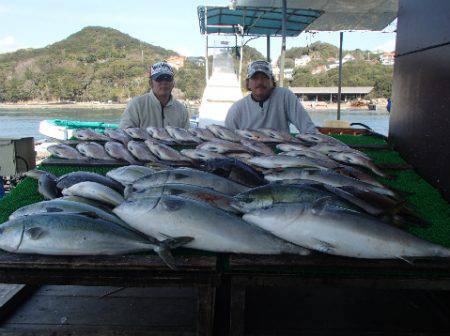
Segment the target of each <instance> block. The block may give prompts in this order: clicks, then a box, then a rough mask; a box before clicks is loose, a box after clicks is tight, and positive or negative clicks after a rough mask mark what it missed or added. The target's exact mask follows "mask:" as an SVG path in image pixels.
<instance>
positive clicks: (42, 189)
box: [38, 172, 61, 199]
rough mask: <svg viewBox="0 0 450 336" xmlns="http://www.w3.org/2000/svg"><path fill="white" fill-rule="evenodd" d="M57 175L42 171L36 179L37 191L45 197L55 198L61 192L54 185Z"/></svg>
mask: <svg viewBox="0 0 450 336" xmlns="http://www.w3.org/2000/svg"><path fill="white" fill-rule="evenodd" d="M56 179H57V177H56V176H55V175H53V174H51V173H47V172H45V173H43V174H42V175H41V176H40V177H39V179H38V191H39V193H40V194H41V195H42V196H44V198H45V199H53V198H57V197H59V196H60V195H61V192H60V191H59V189H58V188H57V186H56Z"/></svg>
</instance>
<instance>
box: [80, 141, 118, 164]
mask: <svg viewBox="0 0 450 336" xmlns="http://www.w3.org/2000/svg"><path fill="white" fill-rule="evenodd" d="M77 150H78V151H79V152H80V153H81V154H83V155H84V156H87V157H89V158H91V159H96V160H105V161H116V160H115V159H113V158H112V157H110V156H109V155H108V153H106V151H105V149H104V148H103V146H102V145H100V144H98V143H96V142H82V143H79V144H78V145H77Z"/></svg>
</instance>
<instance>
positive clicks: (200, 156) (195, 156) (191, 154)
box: [180, 149, 225, 161]
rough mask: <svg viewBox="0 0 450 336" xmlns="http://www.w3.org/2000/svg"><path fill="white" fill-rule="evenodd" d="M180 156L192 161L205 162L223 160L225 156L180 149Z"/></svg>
mask: <svg viewBox="0 0 450 336" xmlns="http://www.w3.org/2000/svg"><path fill="white" fill-rule="evenodd" d="M180 153H181V154H183V155H184V156H187V157H188V158H190V159H192V160H198V161H207V160H211V159H223V158H225V155H222V154H219V153H214V152H210V151H206V150H202V149H182V150H181V151H180Z"/></svg>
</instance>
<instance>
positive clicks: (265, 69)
mask: <svg viewBox="0 0 450 336" xmlns="http://www.w3.org/2000/svg"><path fill="white" fill-rule="evenodd" d="M257 72H262V73H263V74H265V75H266V76H267V77H269V78H273V72H272V66H271V65H270V63H269V62H267V61H264V60H259V61H254V62H252V63H250V64H249V65H248V68H247V78H252V77H253V75H254V74H255V73H257Z"/></svg>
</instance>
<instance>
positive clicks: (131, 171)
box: [106, 165, 156, 186]
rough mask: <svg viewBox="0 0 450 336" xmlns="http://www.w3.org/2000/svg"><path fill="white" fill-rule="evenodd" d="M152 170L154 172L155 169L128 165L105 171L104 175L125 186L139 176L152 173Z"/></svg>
mask: <svg viewBox="0 0 450 336" xmlns="http://www.w3.org/2000/svg"><path fill="white" fill-rule="evenodd" d="M154 172H156V170H154V169H151V168H148V167H144V166H136V165H129V166H124V167H120V168H116V169H113V170H110V171H109V172H107V173H106V176H108V177H109V178H112V179H113V180H115V181H117V182H119V183H121V184H122V185H124V186H126V185H128V184H132V183H133V182H135V181H137V180H139V179H140V178H141V177H144V176H147V175H150V174H153V173H154Z"/></svg>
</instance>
